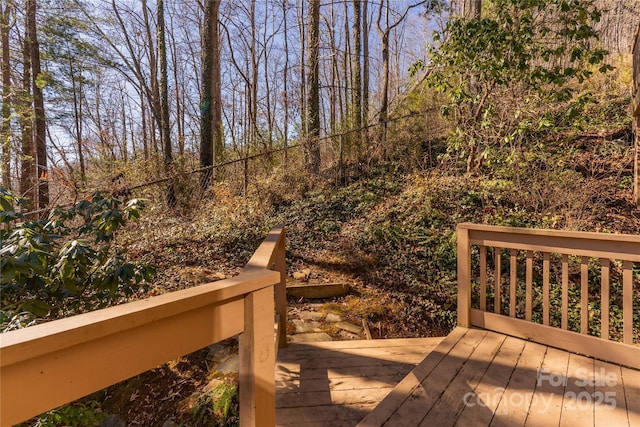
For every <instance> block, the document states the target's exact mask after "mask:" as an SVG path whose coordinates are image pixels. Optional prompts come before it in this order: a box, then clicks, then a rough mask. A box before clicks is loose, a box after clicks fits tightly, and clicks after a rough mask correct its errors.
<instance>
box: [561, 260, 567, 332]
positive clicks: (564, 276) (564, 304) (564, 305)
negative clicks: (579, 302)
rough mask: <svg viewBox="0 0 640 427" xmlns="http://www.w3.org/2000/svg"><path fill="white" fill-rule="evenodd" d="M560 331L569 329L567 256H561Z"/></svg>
mask: <svg viewBox="0 0 640 427" xmlns="http://www.w3.org/2000/svg"><path fill="white" fill-rule="evenodd" d="M561 311H562V323H561V328H562V329H568V328H569V314H568V313H569V256H568V255H566V254H565V255H562V308H561Z"/></svg>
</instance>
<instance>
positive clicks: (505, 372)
mask: <svg viewBox="0 0 640 427" xmlns="http://www.w3.org/2000/svg"><path fill="white" fill-rule="evenodd" d="M524 344H525V342H524V341H523V340H520V339H517V338H513V337H507V338H506V339H505V340H504V342H503V343H502V346H501V347H500V350H498V354H496V356H495V357H494V358H493V360H492V361H491V364H490V365H489V367H488V368H487V370H486V372H485V374H484V377H483V378H482V380H481V381H480V382H479V383H478V385H477V386H476V388H475V389H474V390H473V394H472V395H466V399H465V400H464V403H465V408H464V410H463V411H462V414H460V417H458V420H457V422H456V425H458V426H482V425H485V426H486V425H489V423H490V422H491V419H492V418H493V416H494V414H495V411H496V409H497V407H498V404H499V403H500V399H501V398H502V394H503V392H504V389H505V387H507V384H508V383H509V378H511V374H512V373H513V370H514V368H515V364H516V363H517V361H518V359H519V358H520V354H521V353H522V350H523V349H524Z"/></svg>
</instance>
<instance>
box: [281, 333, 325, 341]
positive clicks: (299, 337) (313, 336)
mask: <svg viewBox="0 0 640 427" xmlns="http://www.w3.org/2000/svg"><path fill="white" fill-rule="evenodd" d="M323 341H332V340H331V337H330V336H329V334H327V333H325V332H313V333H308V334H296V335H292V336H291V342H323Z"/></svg>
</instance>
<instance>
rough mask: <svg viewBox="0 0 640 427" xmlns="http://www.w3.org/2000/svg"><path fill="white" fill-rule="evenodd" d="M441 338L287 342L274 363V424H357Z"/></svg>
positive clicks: (337, 426)
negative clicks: (287, 345)
mask: <svg viewBox="0 0 640 427" xmlns="http://www.w3.org/2000/svg"><path fill="white" fill-rule="evenodd" d="M441 341H442V338H415V339H414V338H412V339H389V340H367V341H333V342H321V343H305V344H289V347H287V348H285V349H280V351H279V354H278V362H277V365H276V407H277V409H276V425H278V426H305V427H306V426H310V427H313V426H332V427H341V426H354V425H356V424H357V423H358V422H359V421H360V420H362V419H363V418H364V417H365V416H366V415H367V414H368V413H369V412H371V411H372V410H373V409H374V408H375V407H376V405H377V404H378V403H379V402H380V401H382V399H383V398H384V397H385V396H386V395H387V394H388V393H389V392H390V391H391V390H392V389H393V387H394V386H395V385H396V384H397V383H398V382H400V381H401V380H402V378H404V377H405V376H406V375H407V374H408V373H409V372H411V370H412V369H414V368H415V366H416V365H417V364H418V363H420V362H421V361H422V360H423V359H424V357H425V355H426V354H429V352H430V351H431V350H433V349H434V348H435V347H436V346H437V345H438V344H439V343H440V342H441Z"/></svg>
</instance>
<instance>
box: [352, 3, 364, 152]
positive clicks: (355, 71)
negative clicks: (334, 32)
mask: <svg viewBox="0 0 640 427" xmlns="http://www.w3.org/2000/svg"><path fill="white" fill-rule="evenodd" d="M351 63H352V65H351V71H352V77H351V78H352V82H353V87H352V88H351V105H352V110H351V113H352V117H351V125H352V127H353V129H360V128H361V127H362V67H361V64H362V8H361V0H353V52H352V56H351ZM354 139H355V149H356V155H357V158H358V159H360V157H361V155H362V152H361V151H362V132H358V133H356V135H355V138H354Z"/></svg>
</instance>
